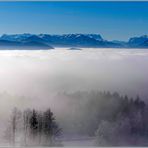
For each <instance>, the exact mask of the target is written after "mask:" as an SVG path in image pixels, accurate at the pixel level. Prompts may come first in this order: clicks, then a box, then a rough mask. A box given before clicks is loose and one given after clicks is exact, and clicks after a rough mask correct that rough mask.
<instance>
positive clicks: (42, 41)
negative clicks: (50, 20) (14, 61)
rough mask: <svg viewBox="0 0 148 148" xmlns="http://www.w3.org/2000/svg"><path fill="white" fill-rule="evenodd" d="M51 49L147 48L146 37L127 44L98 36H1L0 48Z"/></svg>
mask: <svg viewBox="0 0 148 148" xmlns="http://www.w3.org/2000/svg"><path fill="white" fill-rule="evenodd" d="M6 47H11V48H14V49H15V48H18V49H19V48H22V49H23V48H24V49H25V48H27V49H53V48H56V47H78V48H79V47H80V48H148V36H147V35H143V36H140V37H132V38H130V39H129V40H128V41H127V42H123V41H118V40H113V41H108V40H105V39H103V38H102V36H101V35H100V34H81V33H80V34H61V35H58V34H57V35H56V34H55V35H52V34H29V33H24V34H3V35H2V36H1V37H0V49H1V48H6Z"/></svg>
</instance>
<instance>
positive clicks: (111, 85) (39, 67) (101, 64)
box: [0, 48, 148, 116]
mask: <svg viewBox="0 0 148 148" xmlns="http://www.w3.org/2000/svg"><path fill="white" fill-rule="evenodd" d="M81 90H82V91H84V90H85V91H91V90H99V91H111V92H115V91H117V92H119V93H120V94H121V95H125V94H127V95H129V96H133V97H134V96H136V95H140V96H141V97H142V99H148V50H147V49H145V50H144V49H82V50H68V49H67V48H60V49H53V50H37V51H35V50H20V51H19V50H1V51H0V94H1V96H0V97H1V98H0V110H1V111H0V116H3V115H4V113H5V112H6V110H8V109H9V108H11V107H14V106H19V107H21V108H23V107H30V106H34V107H37V108H44V107H47V106H51V107H52V108H58V107H59V106H60V105H61V104H62V103H63V104H64V102H63V101H62V98H59V100H58V101H59V102H57V100H56V102H55V101H54V99H52V95H55V94H56V93H59V92H75V91H81ZM10 95H11V97H10ZM17 96H19V97H17ZM20 96H21V97H20ZM18 98H19V99H18Z"/></svg>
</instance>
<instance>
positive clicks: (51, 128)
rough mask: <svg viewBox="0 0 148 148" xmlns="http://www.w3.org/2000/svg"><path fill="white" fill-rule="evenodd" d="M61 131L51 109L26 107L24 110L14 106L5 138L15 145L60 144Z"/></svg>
mask: <svg viewBox="0 0 148 148" xmlns="http://www.w3.org/2000/svg"><path fill="white" fill-rule="evenodd" d="M61 132H62V130H61V128H59V126H58V124H57V123H56V120H55V117H54V115H53V113H52V112H51V110H50V109H47V110H46V111H44V112H43V111H37V110H35V109H33V110H31V109H26V110H24V111H23V112H22V111H20V110H19V109H17V108H14V109H13V111H12V114H11V116H10V119H9V122H8V126H7V130H6V132H5V138H6V139H7V140H8V143H9V144H11V145H13V146H16V145H23V146H60V145H61V143H60V141H58V140H57V137H59V136H60V135H61Z"/></svg>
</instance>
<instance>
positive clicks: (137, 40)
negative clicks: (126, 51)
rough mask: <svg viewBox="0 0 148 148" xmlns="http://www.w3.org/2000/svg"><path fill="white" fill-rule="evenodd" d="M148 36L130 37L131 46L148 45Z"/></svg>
mask: <svg viewBox="0 0 148 148" xmlns="http://www.w3.org/2000/svg"><path fill="white" fill-rule="evenodd" d="M147 43H148V36H147V35H143V36H140V37H133V38H130V39H129V41H128V44H129V46H130V47H143V48H144V47H148V44H147Z"/></svg>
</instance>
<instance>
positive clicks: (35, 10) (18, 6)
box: [0, 2, 148, 40]
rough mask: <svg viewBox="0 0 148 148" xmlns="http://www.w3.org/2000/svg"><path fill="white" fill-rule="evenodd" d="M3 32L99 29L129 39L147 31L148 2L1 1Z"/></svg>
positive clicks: (111, 36) (106, 34)
mask: <svg viewBox="0 0 148 148" xmlns="http://www.w3.org/2000/svg"><path fill="white" fill-rule="evenodd" d="M4 33H6V34H14V33H37V34H38V33H49V34H63V33H99V34H101V35H102V37H103V38H105V39H108V40H114V39H115V40H117V39H118V40H128V38H129V37H131V36H139V35H144V34H148V2H0V34H4Z"/></svg>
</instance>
